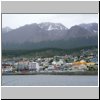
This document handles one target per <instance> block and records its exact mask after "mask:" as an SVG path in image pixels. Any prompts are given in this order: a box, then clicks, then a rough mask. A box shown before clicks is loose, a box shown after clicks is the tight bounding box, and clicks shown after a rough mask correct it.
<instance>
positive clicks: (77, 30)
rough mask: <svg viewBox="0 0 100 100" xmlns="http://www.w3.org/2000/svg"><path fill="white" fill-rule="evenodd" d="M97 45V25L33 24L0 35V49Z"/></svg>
mask: <svg viewBox="0 0 100 100" xmlns="http://www.w3.org/2000/svg"><path fill="white" fill-rule="evenodd" d="M2 33H3V32H2ZM92 45H98V24H97V23H89V24H80V25H74V26H72V27H71V28H70V29H68V28H67V27H65V26H64V25H63V24H61V23H51V22H44V23H40V24H37V23H33V24H30V25H25V26H22V27H19V28H17V29H13V30H11V31H8V32H6V33H3V34H2V49H41V48H62V49H63V48H64V49H66V48H75V47H81V46H92Z"/></svg>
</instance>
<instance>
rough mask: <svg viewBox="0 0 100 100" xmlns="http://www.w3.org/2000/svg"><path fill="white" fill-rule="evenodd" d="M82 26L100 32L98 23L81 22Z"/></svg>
mask: <svg viewBox="0 0 100 100" xmlns="http://www.w3.org/2000/svg"><path fill="white" fill-rule="evenodd" d="M80 26H81V27H83V28H85V29H86V30H88V31H90V32H92V33H93V34H94V33H97V32H98V24H97V23H89V24H80Z"/></svg>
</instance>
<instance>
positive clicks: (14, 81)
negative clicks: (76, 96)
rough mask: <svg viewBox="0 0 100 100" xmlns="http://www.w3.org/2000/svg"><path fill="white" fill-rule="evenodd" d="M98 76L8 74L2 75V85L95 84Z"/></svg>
mask: <svg viewBox="0 0 100 100" xmlns="http://www.w3.org/2000/svg"><path fill="white" fill-rule="evenodd" d="M97 85H98V76H78V75H70V76H69V75H9V76H2V86H97Z"/></svg>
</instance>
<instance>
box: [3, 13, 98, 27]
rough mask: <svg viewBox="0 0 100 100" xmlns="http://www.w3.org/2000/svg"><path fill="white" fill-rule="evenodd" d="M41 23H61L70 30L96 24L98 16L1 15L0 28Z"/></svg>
mask: <svg viewBox="0 0 100 100" xmlns="http://www.w3.org/2000/svg"><path fill="white" fill-rule="evenodd" d="M41 22H54V23H62V24H63V25H65V26H66V27H67V28H70V27H71V26H73V25H78V24H81V23H92V22H97V23H98V14H2V27H6V26H8V27H10V28H12V29H15V28H18V27H20V26H24V25H25V24H32V23H41Z"/></svg>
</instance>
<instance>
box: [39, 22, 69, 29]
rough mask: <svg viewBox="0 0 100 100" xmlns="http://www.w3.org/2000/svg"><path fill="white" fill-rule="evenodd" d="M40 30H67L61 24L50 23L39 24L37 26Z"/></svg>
mask: <svg viewBox="0 0 100 100" xmlns="http://www.w3.org/2000/svg"><path fill="white" fill-rule="evenodd" d="M38 25H39V27H40V28H42V29H44V30H48V31H51V30H67V29H68V28H66V27H65V26H64V25H62V24H61V23H50V22H45V23H40V24H38Z"/></svg>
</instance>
